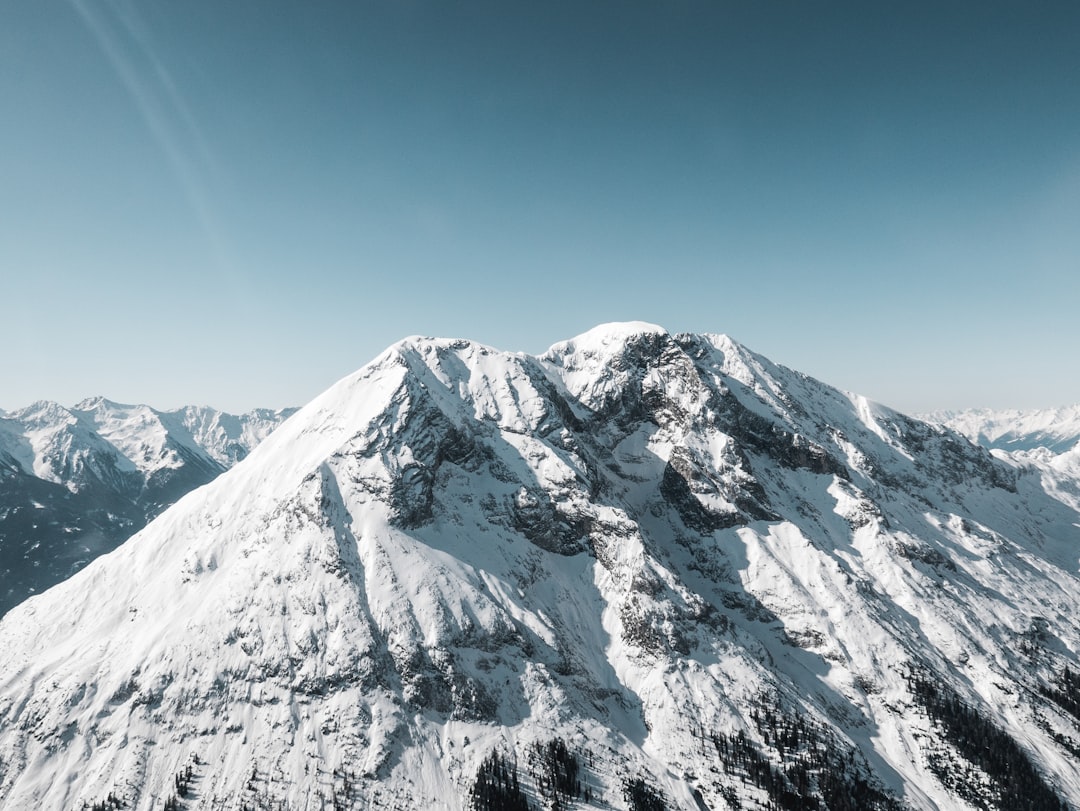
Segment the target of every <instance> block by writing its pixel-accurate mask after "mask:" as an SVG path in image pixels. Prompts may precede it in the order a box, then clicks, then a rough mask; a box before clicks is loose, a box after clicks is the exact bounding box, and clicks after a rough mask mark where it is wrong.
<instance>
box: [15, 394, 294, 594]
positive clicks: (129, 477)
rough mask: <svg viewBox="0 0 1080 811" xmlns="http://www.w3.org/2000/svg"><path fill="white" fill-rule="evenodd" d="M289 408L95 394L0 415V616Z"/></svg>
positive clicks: (244, 447) (252, 440)
mask: <svg viewBox="0 0 1080 811" xmlns="http://www.w3.org/2000/svg"><path fill="white" fill-rule="evenodd" d="M294 410H295V409H288V410H285V411H270V410H266V409H263V410H257V411H253V412H250V413H248V414H243V415H240V416H235V415H231V414H225V413H223V412H220V411H216V410H214V409H211V408H204V407H193V406H189V407H187V408H183V409H179V410H177V411H157V410H155V409H152V408H150V407H149V406H145V405H135V406H130V405H120V404H118V403H113V402H110V401H108V400H105V399H103V398H95V399H92V400H85V401H83V402H81V403H79V404H78V405H76V406H75V407H73V408H65V407H63V406H61V405H58V404H57V403H52V402H47V401H42V402H38V403H34V404H33V405H31V406H28V407H27V408H23V409H20V410H18V411H14V412H10V413H5V414H4V415H2V416H0V615H2V614H3V613H4V612H5V611H7V610H8V609H9V608H10V607H11V606H13V605H15V604H16V603H18V602H20V601H21V600H23V599H25V598H26V597H27V596H29V595H30V594H33V593H35V592H38V591H43V590H44V589H46V588H48V587H49V586H51V585H53V584H54V583H57V582H59V581H60V580H62V579H63V578H64V577H67V576H68V575H70V574H71V573H72V572H73V571H77V570H78V569H79V568H81V567H82V566H84V565H86V563H88V562H89V561H90V560H92V559H93V558H94V557H96V556H97V555H99V554H101V553H102V552H106V551H109V550H110V549H113V548H115V547H116V546H117V545H118V544H119V543H120V542H122V541H123V540H125V539H126V538H128V537H130V536H131V535H132V534H133V533H134V532H135V531H137V530H138V529H141V528H142V527H143V526H144V525H145V524H146V522H147V521H148V520H149V519H150V518H153V517H154V516H155V515H157V514H158V513H160V512H161V511H162V510H163V509H164V508H165V507H167V506H168V505H170V504H172V503H173V502H175V501H176V500H177V499H178V498H180V497H181V496H182V495H184V494H185V493H187V492H188V491H189V490H192V489H194V488H195V487H198V486H200V485H203V484H205V483H206V482H208V481H211V480H212V479H213V478H215V477H216V476H218V475H219V474H220V473H221V472H222V471H224V470H226V469H227V468H229V467H231V466H232V465H233V464H235V463H236V462H237V461H239V460H240V459H242V458H244V457H245V456H246V455H247V454H248V453H249V452H250V451H251V449H252V448H254V447H255V446H256V445H257V444H258V443H259V442H261V441H262V440H263V439H264V438H265V437H266V436H267V435H268V434H269V433H270V431H272V430H273V429H274V428H275V427H276V426H277V425H278V424H280V423H281V422H282V420H284V419H285V418H286V417H288V416H289V414H291V413H292V412H293V411H294Z"/></svg>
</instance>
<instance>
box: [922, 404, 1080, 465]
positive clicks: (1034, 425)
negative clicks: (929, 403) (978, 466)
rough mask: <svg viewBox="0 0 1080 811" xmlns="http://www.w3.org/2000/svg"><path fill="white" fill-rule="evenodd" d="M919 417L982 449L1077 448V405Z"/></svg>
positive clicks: (1079, 418) (1079, 425)
mask: <svg viewBox="0 0 1080 811" xmlns="http://www.w3.org/2000/svg"><path fill="white" fill-rule="evenodd" d="M920 417H921V418H922V419H925V420H927V421H928V422H935V423H940V424H942V425H947V426H948V427H950V428H952V429H953V430H954V431H958V432H960V433H961V434H963V435H964V436H966V437H968V438H969V439H971V440H972V441H973V442H978V443H979V444H980V445H982V446H984V447H987V448H997V449H999V450H1004V451H1032V450H1036V449H1039V448H1045V449H1046V450H1048V451H1050V452H1051V453H1054V454H1059V453H1064V452H1065V451H1070V450H1072V449H1074V448H1075V447H1076V446H1077V445H1080V405H1075V406H1069V407H1067V408H1045V409H1033V410H1028V411H1024V410H1017V409H1011V410H997V411H995V410H994V409H989V408H975V409H968V410H966V411H933V412H930V413H927V414H921V415H920Z"/></svg>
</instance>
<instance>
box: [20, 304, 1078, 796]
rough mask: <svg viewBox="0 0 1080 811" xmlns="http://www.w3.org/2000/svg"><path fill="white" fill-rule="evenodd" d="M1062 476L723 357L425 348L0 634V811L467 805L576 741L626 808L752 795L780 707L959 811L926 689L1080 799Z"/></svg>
mask: <svg viewBox="0 0 1080 811" xmlns="http://www.w3.org/2000/svg"><path fill="white" fill-rule="evenodd" d="M1043 482H1044V480H1043V477H1042V476H1041V475H1040V474H1038V473H1037V472H1032V471H1031V470H1029V469H1027V468H1023V467H1021V466H1017V465H1016V464H1015V463H1013V462H1011V461H1003V460H996V459H994V458H993V457H992V456H991V455H990V454H989V452H987V451H986V450H984V449H981V448H978V447H976V446H974V445H972V444H970V443H969V442H967V441H966V440H964V439H963V438H962V437H960V436H959V435H958V434H955V433H952V432H951V431H947V430H945V429H943V428H937V427H932V426H930V425H927V424H925V423H922V422H919V421H916V420H912V419H910V418H908V417H905V416H903V415H901V414H898V413H896V412H893V411H891V410H889V409H887V408H884V407H882V406H879V405H877V404H873V403H870V402H868V401H866V400H865V399H864V398H861V397H857V396H854V395H849V394H845V393H843V392H839V391H837V390H835V389H832V388H829V387H828V386H825V385H823V384H821V383H819V382H817V381H815V380H813V379H811V378H808V377H806V376H804V375H801V374H799V373H797V372H793V371H791V370H789V369H786V368H784V367H781V366H777V365H775V364H773V363H771V362H770V361H768V360H767V359H765V358H762V357H760V356H758V355H755V354H753V353H752V352H749V351H748V350H746V349H745V348H743V347H741V346H740V345H738V344H737V343H735V342H733V341H731V340H730V339H728V338H726V337H723V336H692V335H679V336H672V335H669V334H668V333H667V332H665V331H664V330H663V329H661V328H659V327H654V326H652V325H646V324H628V325H625V324H624V325H607V326H604V327H600V328H597V329H596V330H593V331H590V332H589V333H586V334H585V335H583V336H579V337H578V338H575V339H573V340H571V341H568V342H565V343H562V344H558V345H556V346H555V347H553V348H552V349H551V350H550V351H549V352H548V353H547V354H545V355H543V356H541V357H530V356H526V355H521V354H508V353H503V352H499V351H496V350H494V349H490V348H486V347H483V346H479V345H477V344H474V343H469V342H467V341H453V340H436V339H427V338H411V339H407V340H405V341H403V342H401V343H400V344H397V345H395V346H393V347H391V348H390V349H389V350H387V351H386V352H385V353H384V354H383V355H381V356H380V357H378V358H377V359H375V360H374V361H373V362H372V363H370V364H369V365H367V366H365V367H364V368H363V369H361V370H360V371H359V372H357V373H356V374H354V375H352V376H350V377H348V378H346V379H344V380H342V381H341V382H339V383H338V384H336V385H335V386H333V387H332V388H331V389H329V390H328V391H327V392H326V393H324V394H323V395H322V396H320V397H319V398H317V399H316V400H314V401H313V402H312V403H310V404H309V405H308V406H306V407H305V408H304V409H302V410H301V411H300V412H299V413H297V414H296V415H295V416H294V417H292V418H291V419H289V420H287V421H286V422H285V423H284V424H283V425H282V426H281V427H280V428H279V429H278V430H277V431H275V432H274V433H273V434H272V435H271V436H270V437H269V438H267V439H266V441H265V442H263V443H262V444H261V445H259V447H258V448H257V449H256V450H255V451H254V452H253V453H252V454H251V455H250V456H249V457H248V458H247V459H245V460H244V461H243V462H242V463H240V464H238V465H236V466H235V467H234V468H233V469H232V470H230V471H229V472H227V473H225V474H223V475H222V476H220V477H219V478H218V479H216V480H215V481H214V482H213V483H211V484H210V485H208V486H206V487H204V488H202V489H199V490H197V491H195V492H193V493H191V494H189V495H188V496H186V497H185V498H183V499H182V500H181V501H180V502H178V503H177V504H176V505H174V506H173V507H172V508H171V509H169V510H168V511H166V512H165V513H164V514H163V515H161V516H160V517H159V518H158V519H157V520H155V521H154V522H153V523H152V524H150V525H149V526H148V527H147V528H146V529H145V530H143V531H142V532H140V533H139V534H138V535H136V536H135V537H134V538H133V539H131V540H130V541H129V542H128V543H126V544H124V545H123V546H122V547H121V548H120V549H118V550H117V551H115V552H114V553H112V554H110V555H107V556H106V557H104V558H100V559H99V560H97V561H96V562H94V563H93V564H91V565H90V566H89V567H88V568H87V569H85V570H84V571H82V572H81V573H79V574H78V575H76V576H75V577H74V578H72V579H71V580H69V581H67V582H65V583H63V584H61V585H60V586H58V587H56V588H54V589H52V590H50V591H49V592H47V593H45V594H43V595H41V596H39V597H35V598H32V599H31V600H29V601H27V602H26V603H24V604H23V605H21V606H19V607H18V608H16V609H15V610H13V611H12V612H11V613H9V614H8V615H7V616H6V617H5V618H4V620H3V621H2V622H0V651H3V654H2V656H0V807H3V808H5V809H8V808H10V809H22V808H78V807H80V806H81V803H83V802H84V801H86V802H92V801H95V800H100V799H103V798H104V797H105V796H106V795H108V794H109V793H110V792H114V793H116V794H117V795H119V796H123V797H124V798H126V800H127V802H129V803H130V804H131V806H133V807H136V808H160V807H161V806H162V804H163V803H164V801H165V799H166V798H167V797H168V796H170V794H171V793H172V791H173V788H174V778H175V775H176V774H177V773H178V772H180V771H181V770H183V768H184V767H185V766H186V765H187V764H189V763H192V762H195V761H193V760H192V758H193V756H195V757H197V758H198V760H197V768H196V772H197V783H196V791H195V794H194V796H193V797H192V798H189V799H188V800H187V803H188V804H187V807H189V808H208V809H209V808H237V809H239V808H242V807H244V804H245V803H252V802H253V801H254V799H255V798H260V801H261V800H263V799H265V800H275V801H287V802H288V803H289V807H290V808H320V807H322V805H320V803H321V802H323V801H325V798H327V797H329V796H330V794H331V793H332V792H334V791H338V790H342V781H343V779H342V775H343V774H348V775H351V778H350V791H351V794H350V795H349V796H350V797H351V802H352V803H353V804H354V807H357V808H367V807H369V804H373V803H378V805H376V807H399V808H424V807H430V808H460V807H463V806H464V805H465V803H466V801H467V793H468V789H469V786H470V785H471V783H472V781H473V779H474V777H475V775H476V772H477V768H478V766H479V764H480V762H481V760H482V759H483V758H484V757H485V756H486V755H487V754H488V753H489V752H491V751H492V750H493V749H497V748H498V749H501V750H502V751H503V752H506V753H516V754H517V755H518V756H519V757H524V753H525V751H526V748H527V745H528V744H529V743H530V742H532V741H547V740H550V739H552V738H555V737H560V738H563V739H564V740H566V741H567V743H568V744H569V745H570V746H571V747H572V748H574V749H575V751H578V752H588V753H590V755H591V756H590V760H589V767H588V769H587V770H586V774H587V780H588V781H589V785H590V786H591V788H592V796H593V797H594V798H598V797H602V798H603V801H604V802H605V803H606V804H608V806H610V807H614V808H625V807H626V800H625V799H624V795H623V792H622V786H623V781H624V780H625V779H627V778H629V777H635V776H641V777H644V778H646V779H647V781H648V782H649V783H650V784H651V785H654V786H656V787H657V788H658V790H659V791H661V792H662V793H663V794H664V795H665V796H666V798H667V802H668V805H669V807H672V808H684V809H698V808H700V807H701V803H704V804H705V805H706V806H707V807H708V808H711V809H722V808H726V807H728V805H727V803H726V802H725V800H724V796H725V792H728V790H731V791H735V792H737V793H738V794H739V796H740V801H741V803H742V807H744V808H754V807H757V805H756V804H757V803H764V801H765V800H766V799H767V798H766V796H765V795H764V794H763V793H762V792H761V791H760V790H758V789H756V788H754V787H752V786H750V785H747V784H744V783H742V782H740V780H739V778H738V776H736V775H730V774H727V773H726V772H724V771H723V770H722V769H717V767H716V761H715V757H714V755H713V753H710V751H709V746H708V745H706V742H705V741H706V738H707V736H708V735H710V734H713V733H732V732H735V731H737V730H744V731H745V733H746V734H747V736H748V737H749V738H750V739H751V740H753V741H755V742H757V743H759V744H761V745H764V743H763V741H762V736H761V732H760V730H759V728H758V727H757V726H756V725H755V724H754V722H752V720H751V718H750V714H751V708H752V707H753V706H754V704H755V702H761V701H766V702H768V703H770V704H772V705H774V706H778V707H781V708H783V709H784V711H785V712H787V713H789V714H799V715H802V716H804V717H807V718H810V719H813V720H814V723H816V724H820V725H821V726H822V727H824V728H827V729H830V730H832V733H833V734H835V735H836V736H837V739H838V740H840V741H842V742H844V744H845V745H847V746H853V747H855V748H856V749H857V750H858V751H859V753H860V754H859V761H860V763H863V764H865V766H866V768H867V769H869V770H870V772H872V773H873V775H874V776H875V779H876V780H878V781H880V783H881V785H882V786H883V787H884V788H887V789H891V790H892V791H894V792H895V793H896V794H897V796H899V797H901V798H902V799H903V800H904V802H905V803H907V804H908V805H909V806H910V807H912V808H926V809H932V808H939V809H967V808H969V807H971V806H970V805H968V804H966V803H965V802H964V801H963V800H962V799H960V798H959V797H958V796H957V794H956V793H955V792H954V791H950V790H949V789H947V788H946V787H944V786H942V785H941V783H940V782H939V781H938V780H937V778H936V777H935V776H934V773H933V770H932V768H931V764H930V760H929V758H930V755H929V754H928V753H930V752H932V751H934V750H935V747H937V748H938V749H942V748H944V749H947V747H948V743H947V742H946V741H944V739H943V738H942V736H941V734H940V731H939V730H937V729H936V728H935V726H934V724H933V723H932V722H931V721H930V720H929V719H928V718H927V716H926V715H925V713H923V712H922V711H921V710H920V708H919V706H918V704H917V702H916V701H915V700H914V697H913V695H912V693H911V691H910V690H909V687H908V682H907V681H906V679H905V675H906V674H908V673H910V672H911V671H912V669H913V668H918V669H921V670H923V671H926V672H930V673H932V674H934V675H935V678H936V679H939V680H940V682H941V683H942V684H945V685H948V686H950V688H951V689H953V690H954V691H955V692H956V693H957V694H958V695H960V696H961V697H962V698H963V699H964V700H965V701H967V702H969V703H970V704H971V705H972V706H976V707H978V708H979V710H980V711H981V712H982V713H983V714H985V716H986V717H987V718H989V719H990V720H991V721H992V722H993V723H995V724H996V725H998V726H999V727H1001V728H1003V729H1005V730H1007V731H1008V732H1009V733H1010V734H1011V735H1012V736H1013V737H1014V738H1015V739H1016V740H1017V741H1018V742H1019V743H1020V745H1021V746H1022V748H1023V749H1024V751H1025V752H1026V753H1027V754H1028V756H1029V757H1030V758H1031V759H1032V760H1033V761H1034V762H1035V763H1036V764H1037V765H1038V767H1039V768H1040V769H1041V770H1042V772H1043V774H1044V775H1045V777H1046V779H1047V780H1048V781H1049V782H1050V783H1051V784H1052V785H1053V787H1054V788H1055V790H1056V791H1057V792H1058V793H1059V794H1060V796H1061V797H1063V798H1065V799H1067V800H1068V801H1069V802H1070V803H1071V804H1073V805H1077V804H1080V765H1078V763H1077V759H1076V758H1075V757H1074V756H1072V755H1070V754H1069V753H1068V751H1067V750H1066V749H1064V748H1063V747H1062V745H1061V744H1060V743H1058V742H1055V740H1054V737H1053V735H1054V733H1055V732H1057V733H1058V734H1062V735H1071V736H1073V737H1074V738H1080V730H1077V728H1076V723H1075V721H1074V719H1071V718H1070V717H1069V716H1068V715H1066V714H1065V713H1063V712H1062V711H1061V710H1059V709H1057V708H1056V707H1055V705H1053V704H1051V703H1049V702H1047V701H1045V700H1042V699H1040V698H1039V687H1040V685H1045V684H1047V683H1048V682H1047V680H1048V679H1049V678H1050V677H1051V675H1052V673H1053V672H1055V668H1059V667H1060V666H1062V665H1063V664H1065V663H1069V664H1070V666H1071V667H1073V668H1077V666H1078V665H1077V662H1078V659H1077V650H1078V645H1080V633H1078V631H1077V626H1076V622H1075V618H1076V617H1077V616H1080V588H1078V586H1080V581H1078V579H1077V570H1078V550H1080V528H1078V526H1077V525H1078V524H1080V514H1078V512H1077V509H1076V507H1077V505H1076V503H1074V502H1070V501H1068V500H1067V499H1062V498H1060V497H1054V496H1053V495H1049V494H1047V492H1046V491H1045V488H1044V483H1043ZM703 736H704V737H703ZM527 788H529V787H528V786H527ZM529 790H531V788H530V789H529ZM695 794H696V797H695ZM594 805H595V803H594ZM572 807H575V806H574V805H572ZM576 807H582V808H584V807H589V806H586V805H585V804H584V803H580V804H577V806H576Z"/></svg>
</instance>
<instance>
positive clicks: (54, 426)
mask: <svg viewBox="0 0 1080 811" xmlns="http://www.w3.org/2000/svg"><path fill="white" fill-rule="evenodd" d="M295 411H296V409H295V408H293V409H283V410H279V411H273V410H270V409H256V410H254V411H251V412H248V413H247V414H241V415H234V414H227V413H225V412H222V411H218V410H216V409H212V408H208V407H203V406H186V407H184V408H180V409H177V410H174V411H159V410H157V409H154V408H151V407H150V406H147V405H126V404H123V403H116V402H113V401H111V400H107V399H105V398H104V397H92V398H88V399H86V400H83V401H81V402H79V403H78V404H76V405H75V406H73V407H71V408H65V407H64V406H62V405H60V404H59V403H55V402H51V401H46V400H42V401H38V402H36V403H33V404H32V405H30V406H27V407H26V408H23V409H20V410H17V411H13V412H10V413H8V414H7V415H6V416H5V417H4V421H5V424H6V426H7V429H8V433H9V434H21V435H22V437H24V439H25V440H26V441H25V442H23V443H16V444H18V445H20V450H19V452H18V453H17V454H13V455H14V456H15V458H17V459H18V460H19V462H20V465H21V467H22V468H23V470H24V472H26V473H30V474H32V475H35V476H38V477H39V478H42V479H45V480H47V481H52V482H56V483H62V484H65V485H67V486H70V487H74V488H78V487H79V486H81V484H82V482H81V480H80V472H81V470H82V468H83V466H84V464H85V463H86V462H87V460H94V459H96V460H99V462H100V460H103V459H107V460H109V461H108V464H110V465H112V466H114V467H116V468H117V469H118V470H120V471H131V472H135V471H137V472H138V473H139V474H141V475H142V476H144V477H147V476H151V475H153V474H155V473H156V472H158V471H160V470H164V469H176V468H179V467H182V466H183V465H184V464H187V463H190V462H191V461H193V460H202V462H203V463H204V464H208V465H211V466H220V468H221V469H226V468H228V467H230V466H232V465H233V464H235V463H236V462H237V461H239V460H240V459H242V458H244V457H245V456H246V455H247V454H248V453H249V452H250V451H251V450H252V449H253V448H254V447H255V446H256V445H258V444H259V442H261V441H262V440H263V439H265V438H266V436H268V435H269V433H270V432H271V431H272V430H273V429H274V428H276V427H277V425H279V424H280V423H281V422H282V421H283V420H284V419H286V418H287V417H288V416H290V415H291V414H292V413H294V412H295ZM95 472H99V471H95Z"/></svg>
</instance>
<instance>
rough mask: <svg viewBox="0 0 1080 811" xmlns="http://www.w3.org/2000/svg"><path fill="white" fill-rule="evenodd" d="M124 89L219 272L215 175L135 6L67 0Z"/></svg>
mask: <svg viewBox="0 0 1080 811" xmlns="http://www.w3.org/2000/svg"><path fill="white" fill-rule="evenodd" d="M71 3H72V5H73V6H74V8H75V10H76V11H77V12H78V13H79V15H80V16H81V17H82V19H83V21H84V22H85V24H86V26H87V28H88V29H89V30H90V32H91V33H92V34H93V36H94V38H95V39H96V40H97V43H98V45H99V46H100V48H101V50H102V52H103V53H104V54H105V56H106V57H107V58H108V60H109V62H110V63H111V65H112V67H113V69H114V70H115V71H116V75H117V76H118V78H119V79H120V81H121V82H122V83H123V85H124V87H125V88H126V89H127V91H128V93H129V94H130V96H131V98H132V100H133V101H134V102H135V105H136V106H137V107H138V110H139V112H140V114H141V115H142V117H143V120H144V121H145V122H146V125H147V127H148V128H149V130H150V132H151V134H152V135H153V138H154V140H155V141H156V142H157V144H158V146H159V148H160V149H161V151H162V153H163V155H164V156H165V158H166V159H167V161H168V163H169V166H170V168H171V171H172V173H173V175H174V176H175V178H176V181H177V183H178V185H179V186H180V188H181V190H182V192H183V194H184V196H185V197H186V199H187V201H188V203H189V205H190V206H191V208H192V210H193V212H194V214H195V216H196V217H197V219H198V221H199V224H200V226H201V227H202V229H203V231H204V233H205V235H206V238H207V240H208V241H209V243H210V246H211V248H212V250H213V253H214V256H215V258H216V260H217V261H218V263H219V265H220V267H221V269H222V270H225V269H227V268H228V267H229V265H230V262H229V261H228V258H227V257H228V253H229V252H228V251H227V250H226V248H227V246H226V241H225V238H224V235H223V234H222V232H221V228H220V227H219V225H218V218H217V216H216V215H215V212H214V206H213V202H212V199H213V193H212V190H213V187H214V184H215V180H216V179H217V178H218V177H219V176H220V171H219V170H218V168H217V166H216V164H215V161H214V158H213V154H212V152H211V150H210V149H209V147H208V146H207V142H206V139H205V138H204V137H203V133H202V130H201V129H200V127H199V124H198V121H197V120H196V118H195V116H194V115H193V114H192V112H191V109H190V108H189V106H188V104H187V103H186V101H185V100H184V96H183V94H182V93H181V92H180V90H179V88H178V87H177V84H176V82H175V81H174V80H173V77H172V74H171V73H170V71H169V70H168V68H167V67H166V65H165V63H164V62H163V61H162V59H161V58H160V57H159V55H158V48H157V47H156V46H155V43H154V39H153V36H152V34H151V31H150V29H149V27H148V26H147V25H146V24H145V22H144V21H143V19H142V17H141V15H140V13H139V10H138V7H137V5H136V4H135V3H132V2H129V0H71Z"/></svg>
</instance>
